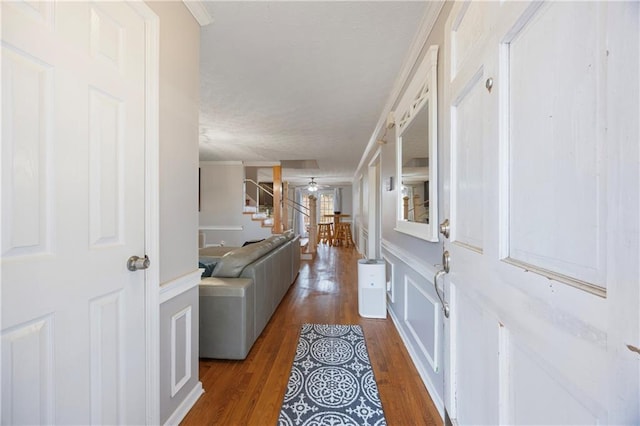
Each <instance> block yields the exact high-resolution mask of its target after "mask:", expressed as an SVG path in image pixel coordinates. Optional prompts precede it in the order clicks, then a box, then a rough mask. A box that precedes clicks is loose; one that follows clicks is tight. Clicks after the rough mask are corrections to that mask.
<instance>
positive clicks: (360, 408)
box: [278, 324, 387, 426]
mask: <svg viewBox="0 0 640 426" xmlns="http://www.w3.org/2000/svg"><path fill="white" fill-rule="evenodd" d="M386 424H387V422H386V420H385V418H384V413H383V411H382V404H381V403H380V397H379V395H378V386H377V385H376V381H375V378H374V377H373V370H372V369H371V363H370V362H369V354H368V353H367V346H366V345H365V342H364V335H363V333H362V327H360V326H359V325H322V324H304V325H303V326H302V329H301V331H300V339H299V340H298V348H297V350H296V356H295V359H294V360H293V366H292V367H291V374H290V375H289V383H288V384H287V392H286V393H285V395H284V402H283V403H282V408H281V409H280V417H279V418H278V425H279V426H320V425H332V426H335V425H371V426H382V425H386Z"/></svg>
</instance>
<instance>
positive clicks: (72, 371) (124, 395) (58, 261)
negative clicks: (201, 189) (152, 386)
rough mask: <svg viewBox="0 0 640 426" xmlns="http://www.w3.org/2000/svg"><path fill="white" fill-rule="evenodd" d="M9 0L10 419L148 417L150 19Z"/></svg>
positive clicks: (6, 285)
mask: <svg viewBox="0 0 640 426" xmlns="http://www.w3.org/2000/svg"><path fill="white" fill-rule="evenodd" d="M1 7H2V324H1V325H2V424H125V423H127V424H143V423H145V404H146V399H145V397H146V395H145V366H146V364H145V308H144V306H145V304H144V300H145V299H144V298H145V287H144V283H145V280H144V274H145V272H144V271H136V272H130V271H129V270H128V269H127V266H126V263H127V259H128V258H129V257H130V256H132V255H139V256H144V253H145V234H144V233H145V204H144V203H145V193H144V182H145V172H144V164H145V145H144V144H145V21H144V19H143V18H142V17H141V16H140V15H139V14H138V13H137V12H136V11H135V10H134V9H133V8H132V6H131V5H130V4H128V3H126V2H96V3H89V2H49V1H46V2H26V1H25V2H3V3H2V6H1Z"/></svg>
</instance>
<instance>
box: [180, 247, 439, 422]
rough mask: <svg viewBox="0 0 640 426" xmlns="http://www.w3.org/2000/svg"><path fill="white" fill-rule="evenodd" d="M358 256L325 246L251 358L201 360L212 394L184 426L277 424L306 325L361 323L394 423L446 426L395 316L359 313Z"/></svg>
mask: <svg viewBox="0 0 640 426" xmlns="http://www.w3.org/2000/svg"><path fill="white" fill-rule="evenodd" d="M359 258H360V257H359V255H358V253H357V252H356V251H355V250H354V249H353V248H344V247H328V246H325V245H319V246H318V256H317V257H316V259H315V260H314V261H306V262H305V261H303V262H302V266H301V269H300V275H299V276H298V279H297V280H296V282H295V283H294V284H293V285H292V286H291V288H290V289H289V292H288V293H287V295H286V296H285V297H284V299H283V300H282V302H281V304H280V306H279V307H278V309H277V310H276V312H275V314H274V315H273V317H272V318H271V321H270V322H269V324H268V325H267V327H266V328H265V330H264V331H263V332H262V335H261V336H260V338H259V339H258V340H257V341H256V343H255V344H254V346H253V348H252V349H251V352H250V353H249V356H248V357H247V359H246V360H244V361H224V360H213V359H201V360H200V380H201V381H202V384H203V386H204V389H205V393H204V394H203V395H202V396H201V397H200V399H199V400H198V402H197V403H196V404H195V405H194V407H193V408H192V409H191V411H190V412H189V414H187V416H186V417H185V419H184V420H183V422H182V423H181V424H182V425H185V426H188V425H258V426H260V425H276V424H277V420H278V414H279V412H280V406H281V404H282V399H283V397H284V393H285V389H286V385H287V380H288V378H289V371H290V368H291V363H292V362H293V357H294V354H295V349H296V344H297V341H298V332H299V330H300V326H301V325H302V324H303V323H319V324H360V325H361V326H362V328H363V329H364V335H365V339H366V343H367V348H368V350H369V357H370V358H371V363H372V365H373V370H374V374H375V378H376V382H377V384H378V390H379V392H380V399H381V400H382V406H383V409H384V413H385V417H386V419H387V423H388V424H389V425H391V426H393V425H442V423H443V422H442V419H441V418H440V416H439V414H438V411H437V409H436V408H435V405H434V404H433V402H432V401H431V399H430V397H429V394H428V393H427V390H426V388H425V387H424V384H423V383H422V380H421V379H420V376H419V375H418V372H417V370H416V369H415V367H414V366H413V363H412V362H411V358H410V357H409V354H408V353H407V350H406V349H405V347H404V344H403V343H402V340H401V339H400V336H399V335H398V332H397V330H396V328H395V326H394V325H393V322H392V320H391V319H390V318H388V319H386V320H380V319H366V318H361V317H360V316H359V315H358V288H357V287H358V281H357V280H358V277H357V275H358V272H357V263H358V259H359Z"/></svg>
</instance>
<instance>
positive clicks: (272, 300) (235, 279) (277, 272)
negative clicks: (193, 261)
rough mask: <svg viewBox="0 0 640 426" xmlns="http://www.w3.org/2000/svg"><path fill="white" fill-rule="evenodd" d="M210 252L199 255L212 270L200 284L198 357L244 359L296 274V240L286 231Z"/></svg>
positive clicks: (297, 247)
mask: <svg viewBox="0 0 640 426" xmlns="http://www.w3.org/2000/svg"><path fill="white" fill-rule="evenodd" d="M214 252H215V250H214ZM211 253H212V252H211V251H209V252H208V251H207V249H203V250H201V252H200V255H201V256H200V262H201V263H204V264H206V265H207V266H209V269H210V270H211V269H212V272H211V276H210V277H203V278H202V279H201V281H200V357H201V358H222V359H244V358H246V356H247V354H248V353H249V350H250V349H251V347H252V346H253V344H254V342H255V341H256V339H257V338H258V337H259V336H260V334H261V333H262V330H264V328H265V326H266V325H267V323H268V322H269V319H270V318H271V316H272V315H273V313H274V312H275V310H276V308H277V307H278V305H279V304H280V301H281V300H282V298H283V297H284V295H285V294H286V293H287V290H288V289H289V287H290V286H291V284H292V283H293V282H294V281H295V279H296V277H297V275H298V271H299V270H300V239H299V237H298V236H296V235H294V234H293V232H291V231H288V232H286V233H284V234H282V235H274V236H271V237H269V238H267V239H265V240H263V241H260V242H256V243H253V244H250V245H247V246H245V247H240V248H236V249H233V250H230V251H228V252H227V253H225V254H224V255H222V256H215V255H213V256H211V255H210V254H211ZM208 254H209V255H208Z"/></svg>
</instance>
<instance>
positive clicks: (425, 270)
mask: <svg viewBox="0 0 640 426" xmlns="http://www.w3.org/2000/svg"><path fill="white" fill-rule="evenodd" d="M382 248H383V249H384V250H386V251H388V252H389V253H391V254H392V255H394V256H395V257H397V258H398V259H400V260H401V261H402V262H403V263H405V264H406V265H407V267H409V268H411V269H413V270H414V271H416V272H417V273H418V274H420V275H422V276H423V277H424V278H425V279H427V280H428V281H429V282H430V283H431V284H433V276H434V275H435V274H436V272H437V270H436V268H435V267H432V266H430V265H425V263H424V259H420V258H418V257H416V256H414V255H413V254H411V253H409V252H408V251H406V250H404V249H403V248H401V247H399V246H397V245H395V244H393V243H392V242H390V241H388V240H384V239H383V240H382Z"/></svg>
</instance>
